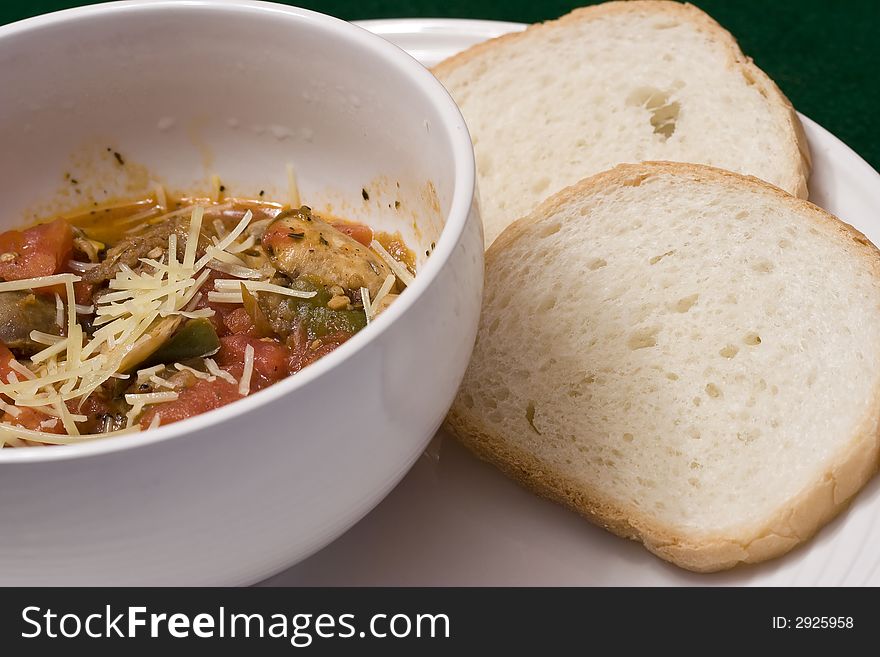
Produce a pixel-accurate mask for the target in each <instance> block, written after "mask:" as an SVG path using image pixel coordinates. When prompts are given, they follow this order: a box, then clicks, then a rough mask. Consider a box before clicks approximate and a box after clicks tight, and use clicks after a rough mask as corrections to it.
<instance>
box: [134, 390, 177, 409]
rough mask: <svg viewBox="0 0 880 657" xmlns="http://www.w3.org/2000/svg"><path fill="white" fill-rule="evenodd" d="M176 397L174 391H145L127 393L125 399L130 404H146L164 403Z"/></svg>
mask: <svg viewBox="0 0 880 657" xmlns="http://www.w3.org/2000/svg"><path fill="white" fill-rule="evenodd" d="M175 399H177V393H176V392H145V393H143V394H127V395H126V396H125V401H127V402H128V403H129V404H131V405H132V406H146V405H147V404H164V403H165V402H170V401H174V400H175Z"/></svg>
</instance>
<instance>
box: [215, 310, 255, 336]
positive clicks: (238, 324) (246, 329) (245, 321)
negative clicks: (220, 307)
mask: <svg viewBox="0 0 880 657" xmlns="http://www.w3.org/2000/svg"><path fill="white" fill-rule="evenodd" d="M223 324H225V325H226V328H227V329H228V331H229V332H230V333H232V334H233V335H249V336H252V337H254V336H255V335H256V330H257V327H256V326H254V320H252V319H251V316H250V315H248V313H247V311H246V310H245V309H244V307H243V306H235V310H233V311H232V312H231V313H229V314H228V315H226V317H224V318H223Z"/></svg>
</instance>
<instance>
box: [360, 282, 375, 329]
mask: <svg viewBox="0 0 880 657" xmlns="http://www.w3.org/2000/svg"><path fill="white" fill-rule="evenodd" d="M361 301H363V303H364V314H365V315H366V316H367V324H369V323H370V322H372V321H373V308H372V307H371V306H370V290H368V289H367V288H365V287H362V288H361Z"/></svg>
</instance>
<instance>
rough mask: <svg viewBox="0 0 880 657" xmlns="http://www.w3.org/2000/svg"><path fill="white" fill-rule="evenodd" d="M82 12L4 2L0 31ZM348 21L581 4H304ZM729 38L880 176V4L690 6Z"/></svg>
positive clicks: (868, 0)
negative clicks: (50, 15) (51, 14)
mask: <svg viewBox="0 0 880 657" xmlns="http://www.w3.org/2000/svg"><path fill="white" fill-rule="evenodd" d="M81 4H87V3H84V2H63V1H61V2H58V1H46V0H43V1H37V2H6V1H4V2H2V3H0V23H8V22H11V21H14V20H19V19H22V18H27V17H28V16H34V15H36V14H41V13H45V12H48V11H54V10H56V9H63V8H66V7H73V6H76V5H81ZM296 4H299V5H300V6H303V7H307V8H309V9H315V10H318V11H322V12H324V13H327V14H332V15H334V16H338V17H340V18H345V19H348V20H357V19H364V18H390V17H427V16H430V17H456V18H490V19H496V20H508V21H522V22H535V21H540V20H546V19H549V18H555V17H557V16H560V15H562V14H564V13H566V12H568V11H569V10H571V9H572V8H574V7H577V6H579V5H582V4H591V3H589V2H587V1H586V0H584V1H582V2H561V1H559V0H547V1H539V2H534V1H532V2H530V1H528V0H506V1H504V2H488V1H486V0H445V1H438V0H410V1H408V2H406V1H403V0H318V1H309V0H302V1H301V2H298V3H296ZM693 4H695V5H697V6H699V7H701V8H703V9H704V10H706V11H707V12H709V13H710V14H711V15H712V16H714V17H715V19H716V20H718V22H719V23H721V24H722V25H724V26H725V27H726V28H727V29H729V30H730V31H731V32H733V34H734V36H736V37H737V38H738V39H739V41H740V44H741V46H742V49H743V51H744V52H745V53H746V54H748V55H751V56H752V57H753V58H754V59H755V62H756V63H757V64H758V66H760V67H761V68H763V69H764V70H765V71H766V72H767V73H768V74H769V75H770V76H771V77H772V78H773V79H775V80H776V82H777V84H778V85H779V86H780V87H781V88H782V90H783V91H784V92H785V94H786V95H787V96H788V97H789V98H790V99H791V101H792V102H793V103H794V105H795V107H797V109H798V110H800V111H801V112H803V113H804V114H806V115H807V116H809V117H810V118H812V119H814V120H815V121H817V122H819V123H820V124H821V125H823V126H824V127H825V128H827V129H828V130H830V131H831V132H833V133H834V134H836V135H837V136H838V137H839V138H840V139H842V140H843V141H845V142H846V143H847V144H849V145H850V146H851V147H852V148H853V149H855V150H856V151H857V152H858V153H859V154H860V155H861V156H862V157H863V158H865V159H866V160H867V161H868V162H869V163H870V164H871V165H872V166H873V167H874V168H875V169H880V140H878V138H877V136H878V130H877V128H876V124H875V120H876V118H877V116H878V113H880V84H878V74H880V0H838V1H836V0H693Z"/></svg>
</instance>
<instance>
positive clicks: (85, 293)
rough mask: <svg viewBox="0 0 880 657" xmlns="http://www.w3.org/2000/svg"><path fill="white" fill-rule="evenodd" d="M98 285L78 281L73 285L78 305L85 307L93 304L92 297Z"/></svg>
mask: <svg viewBox="0 0 880 657" xmlns="http://www.w3.org/2000/svg"><path fill="white" fill-rule="evenodd" d="M95 287H96V285H95V284H94V283H86V282H85V281H77V282H76V283H74V284H73V297H74V299H76V303H78V304H80V305H83V306H90V305H91V304H92V295H93V294H94V293H95Z"/></svg>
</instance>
